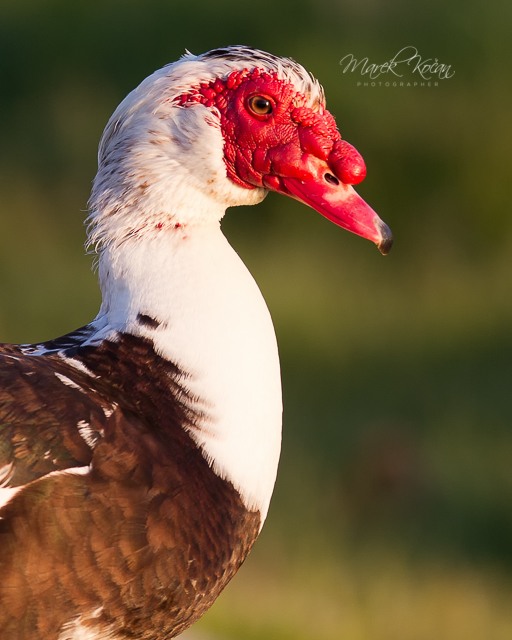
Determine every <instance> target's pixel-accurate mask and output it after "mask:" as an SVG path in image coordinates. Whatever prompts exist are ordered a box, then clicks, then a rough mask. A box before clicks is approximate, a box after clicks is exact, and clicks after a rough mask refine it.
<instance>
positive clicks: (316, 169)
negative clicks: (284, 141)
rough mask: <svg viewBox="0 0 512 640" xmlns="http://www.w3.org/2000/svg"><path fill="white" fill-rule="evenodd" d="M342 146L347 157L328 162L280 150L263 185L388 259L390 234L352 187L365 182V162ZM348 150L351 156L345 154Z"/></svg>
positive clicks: (353, 151) (283, 148) (284, 149)
mask: <svg viewBox="0 0 512 640" xmlns="http://www.w3.org/2000/svg"><path fill="white" fill-rule="evenodd" d="M340 142H343V150H344V153H345V155H344V156H343V157H341V156H340V157H338V158H336V159H334V160H333V158H329V160H327V161H326V160H322V159H320V158H317V157H316V156H314V155H313V154H311V153H304V152H299V153H298V149H297V148H296V147H295V149H293V150H292V152H291V153H288V151H290V149H289V147H288V148H287V146H284V147H281V148H280V149H279V152H278V153H274V154H273V157H272V158H271V163H272V164H271V166H272V170H271V172H270V174H268V175H266V176H264V177H263V184H264V186H265V187H266V188H268V189H271V190H272V191H277V192H279V193H282V194H284V195H287V196H291V197H292V198H295V199H296V200H299V201H300V202H303V203H304V204H307V205H308V206H309V207H311V208H313V209H314V210H315V211H318V213H320V214H322V215H323V216H325V217H326V218H327V219H328V220H330V221H331V222H334V224H337V225H338V226H340V227H342V228H343V229H346V230H347V231H351V232H352V233H355V234H356V235H358V236H362V237H363V238H366V239H368V240H370V241H371V242H374V243H375V244H376V245H377V247H378V248H379V251H380V252H381V253H382V254H383V255H386V254H387V253H389V251H390V250H391V246H392V244H393V236H392V233H391V230H390V229H389V227H388V226H387V225H386V224H385V223H384V222H383V221H382V220H381V219H380V218H379V216H378V215H377V214H376V213H375V211H374V210H373V209H372V208H371V207H370V206H369V205H368V204H367V203H366V202H365V201H364V200H363V199H362V198H361V197H360V196H359V195H358V194H357V193H356V191H355V190H354V188H353V187H352V186H351V185H352V184H355V183H356V182H360V181H361V180H362V179H363V178H364V176H365V173H366V171H365V167H364V162H363V160H362V158H361V156H359V154H358V153H357V151H356V150H355V149H354V148H353V147H351V145H348V143H345V142H344V141H340ZM347 148H348V151H349V154H346V150H347ZM275 151H277V150H275ZM355 154H357V156H356V155H355ZM355 159H357V162H355V161H354V160H355Z"/></svg>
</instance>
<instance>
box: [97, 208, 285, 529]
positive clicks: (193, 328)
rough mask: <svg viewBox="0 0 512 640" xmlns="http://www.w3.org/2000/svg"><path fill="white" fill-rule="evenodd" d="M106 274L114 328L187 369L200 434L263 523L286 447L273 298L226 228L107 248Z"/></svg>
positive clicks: (165, 234)
mask: <svg viewBox="0 0 512 640" xmlns="http://www.w3.org/2000/svg"><path fill="white" fill-rule="evenodd" d="M99 272H100V282H101V288H102V294H103V303H102V307H101V310H100V315H101V316H103V318H105V319H106V325H107V327H109V328H110V330H112V329H113V330H116V331H121V332H123V331H124V332H128V333H133V334H135V335H140V336H143V337H145V338H147V339H150V340H151V341H152V342H153V345H154V348H155V351H156V352H157V353H158V354H159V355H161V356H163V357H164V358H166V359H168V360H171V361H173V362H174V363H175V364H176V365H178V367H179V368H180V370H181V371H183V374H184V377H183V384H184V385H185V386H186V387H187V388H188V390H189V391H190V394H191V396H192V397H194V398H196V399H197V402H198V403H199V406H200V410H201V415H203V416H204V418H202V419H203V420H204V428H202V429H198V430H197V431H194V433H191V435H192V437H194V439H195V440H196V443H197V445H198V446H199V447H200V448H201V450H202V452H203V454H204V456H205V458H206V459H207V460H208V462H209V463H210V464H211V465H212V467H213V469H214V470H215V472H216V473H217V474H218V475H219V476H221V477H222V478H224V479H226V480H227V481H229V482H231V483H232V484H233V485H234V487H235V488H236V489H237V491H238V492H239V493H240V495H241V498H242V500H243V502H244V504H245V505H246V507H247V508H248V509H249V510H254V511H259V512H260V515H261V522H262V523H263V520H264V518H265V516H266V513H267V509H268V504H269V501H270V496H271V493H272V489H273V486H274V482H275V477H276V471H277V463H278V458H279V451H280V440H281V411H282V409H281V389H280V373H279V361H278V353H277V346H276V340H275V334H274V330H273V326H272V321H271V318H270V315H269V312H268V309H267V307H266V304H265V302H264V300H263V297H262V295H261V293H260V291H259V289H258V287H257V285H256V283H255V282H254V280H253V278H252V276H251V275H250V273H249V272H248V270H247V268H246V267H245V265H244V264H243V263H242V261H241V260H240V258H239V257H238V255H237V254H236V253H235V251H234V250H233V249H232V248H231V246H230V245H229V243H228V242H227V240H226V239H225V237H224V235H223V234H222V232H221V230H220V225H219V223H218V222H216V221H215V222H212V224H201V225H188V226H187V225H183V226H181V225H178V226H176V228H172V229H171V230H168V229H167V230H166V229H162V230H161V232H159V233H152V234H151V235H147V234H146V235H141V236H139V237H132V238H128V239H127V240H125V241H124V242H122V243H119V244H117V245H114V244H112V245H110V246H109V245H108V244H107V245H106V246H105V247H104V249H103V250H102V252H101V255H100V259H99ZM141 317H143V318H146V319H147V318H150V319H151V322H148V321H146V322H143V323H141V322H140V318H141Z"/></svg>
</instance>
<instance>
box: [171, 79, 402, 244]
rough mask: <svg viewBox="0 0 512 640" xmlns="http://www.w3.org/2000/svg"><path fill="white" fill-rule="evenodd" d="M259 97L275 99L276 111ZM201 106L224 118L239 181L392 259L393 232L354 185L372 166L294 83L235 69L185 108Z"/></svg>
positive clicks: (184, 101) (201, 89)
mask: <svg viewBox="0 0 512 640" xmlns="http://www.w3.org/2000/svg"><path fill="white" fill-rule="evenodd" d="M259 98H263V99H264V100H266V101H268V102H267V107H268V111H269V112H268V113H266V112H265V109H260V108H258V99H259ZM253 99H256V105H255V104H254V100H253ZM198 102H199V103H201V104H204V105H205V106H207V107H215V108H216V109H217V110H218V111H219V113H220V122H221V128H222V133H223V136H224V140H225V145H224V160H225V162H226V167H227V173H228V176H229V177H230V178H231V180H233V182H235V183H236V184H238V185H240V186H242V187H245V188H249V189H250V188H254V187H264V188H266V189H271V190H272V191H277V192H278V193H283V194H285V195H288V196H291V197H293V198H296V199H297V200H300V201H301V202H303V203H305V204H307V205H309V206H310V207H312V208H313V209H315V210H316V211H318V212H319V213H321V214H322V215H324V216H325V217H326V218H328V219H329V220H331V221H332V222H334V223H335V224H337V225H339V226H341V227H343V228H344V229H347V230H349V231H351V232H353V233H355V234H357V235H360V236H363V237H365V238H367V239H368V240H371V241H372V242H374V243H375V244H376V245H377V246H378V247H379V250H380V251H381V252H382V253H383V254H386V253H388V251H389V250H390V249H391V244H392V236H391V231H390V230H389V228H388V227H387V226H386V225H385V224H384V223H383V222H382V220H380V218H379V217H378V216H377V214H376V213H375V212H374V211H373V209H371V207H369V206H368V205H367V204H366V202H365V201H364V200H363V199H362V198H361V197H360V196H358V195H357V193H356V192H355V191H354V190H353V189H352V187H351V185H353V184H358V183H359V182H361V180H363V179H364V177H365V175H366V167H365V164H364V161H363V159H362V157H361V156H360V155H359V153H358V152H357V151H356V149H355V148H354V147H353V146H352V145H350V144H349V143H348V142H346V141H345V140H342V138H341V135H340V133H339V131H338V129H337V127H336V123H335V121H334V118H333V116H332V115H331V114H330V113H329V112H328V111H327V110H325V109H324V107H323V106H322V105H318V106H316V107H315V108H312V107H311V106H308V101H307V99H306V97H305V96H304V95H303V94H302V93H298V92H297V91H296V89H295V88H294V86H293V85H291V84H289V83H287V82H285V81H284V80H281V79H279V78H278V77H277V75H276V74H271V73H268V72H266V71H262V70H260V69H253V70H251V71H249V70H246V69H244V70H242V71H234V72H232V73H231V74H230V75H229V76H228V77H227V78H226V79H225V80H220V79H217V80H215V81H214V82H212V83H209V84H202V85H200V86H198V87H197V88H196V89H194V90H192V91H191V92H189V93H186V94H183V95H182V96H180V97H179V99H178V104H180V105H183V106H188V105H189V104H192V103H198ZM260 104H261V103H260ZM262 104H263V105H265V103H264V102H263V103H262Z"/></svg>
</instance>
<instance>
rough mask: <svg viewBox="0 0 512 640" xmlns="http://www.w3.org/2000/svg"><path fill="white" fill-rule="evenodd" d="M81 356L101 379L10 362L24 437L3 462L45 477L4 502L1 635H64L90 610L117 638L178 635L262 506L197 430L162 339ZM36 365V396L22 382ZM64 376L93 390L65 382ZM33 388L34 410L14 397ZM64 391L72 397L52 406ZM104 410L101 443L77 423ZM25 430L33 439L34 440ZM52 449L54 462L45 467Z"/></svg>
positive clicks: (6, 367) (35, 362) (10, 408)
mask: <svg viewBox="0 0 512 640" xmlns="http://www.w3.org/2000/svg"><path fill="white" fill-rule="evenodd" d="M10 352H11V354H12V352H13V350H12V348H11V349H10ZM67 355H68V356H70V357H72V358H73V359H75V360H78V361H80V362H82V363H83V364H85V365H86V366H87V368H88V369H89V370H90V371H91V372H92V373H93V374H94V375H95V376H97V377H93V376H90V375H87V373H85V372H83V371H78V370H77V369H76V368H74V367H73V366H71V365H70V364H68V363H66V361H64V360H63V359H62V358H61V357H60V356H58V355H55V354H50V355H47V356H45V357H44V358H40V357H38V356H30V355H23V354H22V353H21V352H18V353H17V355H16V356H15V359H14V358H12V357H7V356H6V355H4V354H2V357H1V358H0V371H1V374H0V375H3V380H4V382H5V383H6V384H5V386H4V385H1V386H0V413H1V414H2V416H1V418H0V421H1V422H0V424H2V427H1V429H2V435H3V434H6V433H7V434H8V438H7V442H8V443H10V444H9V446H8V447H5V449H4V450H3V458H4V459H3V462H5V461H6V460H7V461H9V462H11V463H13V466H14V469H13V476H12V477H13V478H17V479H18V480H19V482H26V481H27V479H30V480H33V482H32V484H31V485H29V487H27V488H26V489H25V491H24V492H23V493H21V494H19V495H17V496H15V497H14V499H13V500H11V502H10V503H9V504H8V505H7V506H6V507H4V509H3V510H1V511H0V516H1V518H2V519H1V520H0V575H1V580H0V602H1V603H2V607H1V608H0V630H1V632H2V636H1V637H2V638H9V640H29V639H30V640H56V639H57V638H58V637H59V633H60V632H61V629H62V625H63V624H64V623H65V622H66V621H69V620H72V619H73V618H76V617H78V616H80V615H82V624H83V625H85V626H87V625H89V624H90V625H92V626H93V627H97V628H102V627H104V628H108V629H110V630H111V631H112V632H114V634H115V637H116V638H117V637H119V638H134V637H136V638H141V639H144V640H156V639H157V638H162V637H169V638H170V637H174V636H175V635H177V634H178V633H180V632H181V631H182V630H184V629H185V628H186V627H188V626H189V625H190V624H191V623H192V622H193V621H194V620H196V619H197V618H198V617H199V616H200V615H201V614H202V613H203V612H204V611H205V610H206V609H207V608H208V607H209V606H210V605H211V603H212V602H213V600H215V598H216V597H217V595H218V594H219V592H220V591H221V590H222V589H223V587H224V586H225V585H226V583H227V582H228V580H229V579H230V578H231V577H232V576H233V575H234V573H235V572H236V570H237V569H238V567H239V565H240V564H241V562H242V561H243V559H244V558H245V556H246V554H247V553H248V551H249V549H250V548H251V546H252V543H253V541H254V540H255V538H256V535H257V533H258V530H259V526H260V519H259V515H258V514H257V513H251V512H248V511H247V510H246V509H245V507H244V506H243V504H242V502H241V500H240V497H239V496H238V494H237V492H236V491H234V489H233V487H232V485H231V484H230V483H229V482H226V481H225V480H223V479H221V478H219V477H218V476H217V475H216V474H215V473H214V472H213V471H212V469H211V468H210V466H209V465H208V464H207V462H206V460H205V459H204V457H203V455H202V454H201V452H200V451H199V449H198V448H197V446H196V444H195V443H194V442H193V440H192V439H191V437H190V435H189V434H188V433H187V430H186V429H187V425H188V428H190V429H193V428H199V426H198V423H199V421H198V420H196V418H197V416H196V414H195V413H194V410H193V402H192V401H191V399H189V398H187V393H186V391H185V390H184V388H183V386H182V383H181V382H180V381H179V377H180V372H179V370H178V369H177V368H176V367H175V366H174V365H172V364H170V363H168V362H167V361H165V360H163V359H162V358H159V357H158V356H157V355H156V354H155V352H154V350H153V348H152V345H151V344H150V342H149V341H146V340H144V339H141V338H136V337H134V336H129V335H124V336H119V338H118V341H117V342H104V343H103V344H102V345H101V346H98V347H86V348H80V347H79V348H74V349H71V350H68V351H67ZM13 367H15V369H16V374H17V375H13V373H14V372H13ZM34 367H35V373H34V375H31V376H30V378H31V385H30V386H31V391H30V393H28V391H27V390H23V389H22V388H21V387H22V385H23V380H24V375H26V373H28V371H29V370H34ZM54 371H57V372H59V373H61V375H65V376H68V377H69V378H70V379H72V380H73V381H74V382H75V383H76V385H77V386H79V385H80V386H81V387H82V388H83V389H84V390H86V391H87V393H86V394H85V393H83V392H82V391H81V390H80V389H77V388H75V387H71V386H67V385H63V384H62V382H61V381H60V380H59V378H57V377H56V376H55V375H54ZM36 375H37V376H38V379H37V382H35V377H34V376H36ZM7 383H8V384H7ZM22 391H23V393H24V394H25V395H24V398H26V401H25V402H24V403H23V407H20V405H19V403H18V404H17V403H16V402H14V400H13V399H14V398H15V397H16V393H21V392H22ZM26 391H27V393H25V392H26ZM57 392H58V393H59V394H60V402H52V396H55V394H56V393H57ZM63 393H65V394H67V397H66V398H65V402H64V403H63V402H62V399H63V398H62V394H63ZM55 399H56V398H55ZM112 402H114V403H115V406H113V405H112ZM57 405H60V406H61V409H60V413H58V414H56V413H55V412H56V411H57V409H56V406H57ZM63 407H65V408H63ZM106 407H108V408H109V411H107V412H106V413H105V412H104V411H103V408H106ZM112 409H113V410H112ZM110 411H111V413H110ZM41 412H42V413H41ZM52 412H53V413H52ZM38 415H39V416H40V418H41V425H47V424H52V421H53V424H54V426H55V427H57V426H58V424H60V428H59V429H57V428H55V429H53V430H51V429H47V430H45V429H43V428H42V429H41V430H40V432H39V433H38V425H37V416H38ZM91 419H94V421H95V424H96V425H100V424H101V425H102V432H100V431H99V430H98V429H96V431H95V437H96V438H97V441H96V444H95V447H94V451H91V449H90V448H88V447H87V446H86V445H85V443H84V442H83V440H82V438H81V437H80V434H79V433H78V431H77V429H76V426H74V424H75V425H76V422H78V421H79V420H91ZM27 425H28V426H27ZM184 427H185V428H184ZM16 434H24V435H23V438H24V444H23V446H22V445H21V444H20V442H19V437H18V443H17V442H16V440H17V436H16ZM42 442H44V445H42V444H41V443H42ZM84 445H85V446H84ZM44 447H48V450H50V451H51V458H49V459H48V460H47V462H46V464H45V465H42V462H41V460H40V458H41V452H42V449H43V448H44ZM42 457H43V458H44V456H42ZM89 462H90V463H91V468H92V469H91V472H90V473H88V474H87V475H82V474H77V475H75V474H71V473H69V474H57V475H50V476H47V477H43V478H41V479H39V480H37V479H35V480H34V478H36V477H37V476H42V475H44V474H45V473H48V471H50V470H51V469H50V466H51V465H52V464H53V468H54V469H62V468H66V467H72V466H77V465H80V466H81V465H84V464H88V463H89ZM14 484H15V483H14V482H13V481H11V485H12V486H14ZM91 614H94V617H90V620H88V616H90V615H91Z"/></svg>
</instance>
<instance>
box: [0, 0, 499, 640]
mask: <svg viewBox="0 0 512 640" xmlns="http://www.w3.org/2000/svg"><path fill="white" fill-rule="evenodd" d="M511 24H512V5H511V4H510V3H508V2H505V1H504V0H503V1H500V0H498V1H494V2H486V3H484V2H477V1H475V0H473V1H470V2H462V1H461V0H455V1H454V2H451V3H449V4H448V3H446V2H444V0H434V1H432V2H427V1H426V0H422V1H420V2H419V3H411V2H405V0H403V1H399V0H397V1H391V2H386V3H385V2H378V1H377V0H347V1H346V2H339V1H337V0H334V1H330V2H328V1H327V0H294V1H293V2H292V1H291V0H283V1H282V2H279V3H277V2H275V1H270V0H260V1H259V2H257V3H255V2H252V3H248V2H244V3H242V2H232V1H231V2H229V1H227V0H217V1H216V2H206V1H202V2H201V1H199V2H195V3H193V2H187V3H185V2H181V3H173V2H171V1H170V0H168V1H167V2H160V1H155V0H146V1H145V2H135V1H133V0H123V1H120V0H105V1H103V2H99V1H97V0H87V1H85V0H75V1H74V2H69V1H64V0H60V1H55V0H53V1H51V0H48V1H44V0H39V2H38V1H35V0H1V4H0V145H1V152H0V216H1V218H0V219H1V232H0V282H1V287H2V300H3V302H2V305H1V308H0V339H2V340H3V341H13V342H28V341H37V340H43V339H46V338H49V337H53V336H55V335H57V334H60V333H64V332H66V331H69V330H71V329H73V328H75V327H76V326H79V325H81V324H83V323H84V322H86V321H88V320H89V319H91V318H92V317H93V316H94V315H95V313H96V311H97V308H98V304H99V296H98V291H97V285H96V278H95V275H94V274H93V273H92V272H91V269H90V263H91V259H90V257H87V256H86V255H85V252H84V251H83V249H82V247H83V242H84V228H83V217H84V210H85V208H86V202H87V197H88V193H89V187H90V182H91V180H92V178H93V176H94V172H95V165H96V148H97V142H98V139H99V136H100V134H101V131H102V129H103V126H104V125H105V123H106V120H107V119H108V117H109V115H110V113H111V112H112V111H113V109H114V108H115V106H116V105H117V103H118V102H119V101H120V100H121V99H122V98H123V97H124V95H125V94H126V93H127V92H128V91H129V90H130V89H131V88H133V87H134V86H135V85H136V84H138V83H139V82H140V81H141V80H142V78H144V77H145V76H146V75H148V74H149V73H151V72H152V71H153V70H154V69H155V68H158V67H160V66H162V65H163V64H165V63H167V62H170V61H172V60H174V59H176V58H177V57H178V56H179V55H181V53H183V51H184V49H185V48H188V49H190V50H191V51H193V52H195V53H199V52H202V51H205V50H207V49H210V48H213V47H216V46H220V45H224V44H238V43H244V44H249V45H252V46H255V47H259V48H263V49H267V50H269V51H272V52H274V53H277V54H282V55H288V56H291V57H293V58H295V59H297V60H298V61H300V62H301V63H302V64H304V65H305V66H306V67H307V68H308V69H310V70H311V71H312V72H313V73H314V74H315V75H316V76H317V77H318V78H319V79H320V80H321V81H322V83H323V84H324V87H325V90H326V94H327V99H328V106H329V108H330V110H331V111H332V112H333V113H334V114H335V115H336V118H337V122H338V124H339V127H340V129H341V131H342V134H343V135H344V136H345V137H346V138H347V139H348V140H349V141H350V142H352V143H353V144H354V145H355V146H356V147H357V148H358V149H359V150H360V151H361V153H362V154H363V156H364V157H365V159H366V162H367V165H368V177H367V179H366V181H365V183H363V184H362V185H361V186H360V188H359V191H360V193H361V194H362V195H363V197H365V198H366V199H367V200H368V201H369V202H370V203H371V204H372V205H373V206H374V208H375V209H376V210H377V211H378V212H379V213H380V215H381V216H382V217H383V218H384V219H385V220H386V221H387V222H388V223H389V225H390V226H391V227H392V228H393V230H394V232H395V237H396V245H395V248H394V249H393V251H392V253H391V254H390V256H388V257H386V258H383V257H381V256H380V255H379V254H378V252H377V251H376V250H375V248H374V247H373V246H371V245H370V244H369V243H367V242H365V241H363V240H361V239H360V238H356V237H354V236H350V235H349V234H347V233H345V232H343V231H341V230H340V229H338V228H336V227H334V226H333V225H331V224H329V223H328V222H327V221H326V220H324V219H323V218H321V217H320V216H318V215H316V214H315V213H313V212H312V211H311V210H308V209H307V208H306V207H304V206H302V205H300V204H298V203H296V202H293V201H288V200H286V199H285V198H282V197H279V196H276V195H275V194H271V195H270V196H269V197H268V198H267V200H266V201H265V202H264V203H263V204H262V205H260V206H258V207H253V208H247V209H234V210H232V211H231V212H229V213H228V216H227V218H226V220H225V224H224V228H225V230H226V234H227V235H228V236H229V237H230V239H231V241H232V243H233V244H234V246H235V247H236V248H237V250H238V251H239V253H240V254H241V256H242V257H243V259H244V260H245V261H246V263H247V264H248V266H249V267H250V269H251V271H252V272H253V274H254V275H255V277H256V279H257V281H258V282H259V284H260V286H261V289H262V291H263V292H264V294H265V297H266V299H267V301H268V304H269V307H270V309H271V312H272V314H273V317H274V321H275V325H276V331H277V334H278V339H279V343H280V349H281V357H282V369H283V384H284V396H285V429H284V451H283V457H282V464H281V467H280V474H279V478H278V484H277V487H276V492H275V497H274V501H273V504H272V508H271V511H270V514H269V520H268V522H267V525H266V527H265V529H264V532H263V534H262V537H261V539H260V541H259V543H258V544H257V546H256V548H255V550H254V552H253V554H252V555H251V558H250V559H249V560H248V561H247V563H246V565H245V567H244V569H243V570H242V571H241V572H240V574H239V575H238V576H237V578H236V579H235V580H234V581H233V583H232V584H231V585H230V586H229V587H228V589H227V590H226V592H225V594H224V595H223V596H222V598H221V599H220V600H219V601H218V603H217V604H216V605H215V607H214V608H213V610H212V611H211V612H210V613H209V614H208V615H207V616H206V617H205V618H204V620H203V621H202V622H201V623H200V625H199V630H200V631H201V630H202V631H203V633H207V634H209V633H213V634H216V635H215V637H222V638H226V639H228V638H229V639H233V640H234V639H238V640H256V639H258V640H261V639H265V640H306V639H312V638H314V639H315V640H341V639H346V640H388V639H389V640H402V639H403V640H416V639H418V640H422V639H425V640H431V639H432V638H436V639H437V640H443V639H447V640H448V639H450V640H454V639H461V640H476V639H482V640H484V639H485V640H495V639H510V638H512V606H511V596H512V512H511V507H510V505H511V503H512V470H511V461H512V429H511V426H510V420H509V415H508V414H509V407H510V381H511V379H512V325H511V316H512V301H511V297H510V287H509V283H510V276H511V274H510V270H511V266H512V261H511V258H510V255H511V250H512V218H511V216H510V206H509V200H510V197H509V191H510V183H511V180H510V162H509V155H510V147H511V128H512V127H511V124H510V120H511V114H510V105H511V100H510V98H511V95H510V94H511V83H510V62H511V61H512V45H511V38H510V26H511ZM407 45H413V46H415V47H416V48H417V49H418V51H419V52H420V54H421V55H422V56H423V57H433V58H438V60H439V61H440V62H443V63H446V64H450V65H451V66H452V70H455V75H454V76H453V77H452V78H450V79H448V80H443V81H440V82H439V86H437V87H430V88H428V87H416V88H413V87H409V88H407V87H402V88H392V87H389V88H386V87H366V88H365V87H358V86H357V80H361V78H360V77H359V76H357V74H343V73H342V72H341V68H340V66H339V60H340V59H341V58H342V57H343V56H344V55H345V54H347V53H353V54H354V55H355V56H356V57H357V58H362V57H365V56H367V57H368V58H369V59H370V61H373V62H384V61H386V60H389V59H390V58H391V57H392V56H393V55H394V54H395V53H396V52H397V51H398V50H399V49H401V48H402V47H404V46H407Z"/></svg>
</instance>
